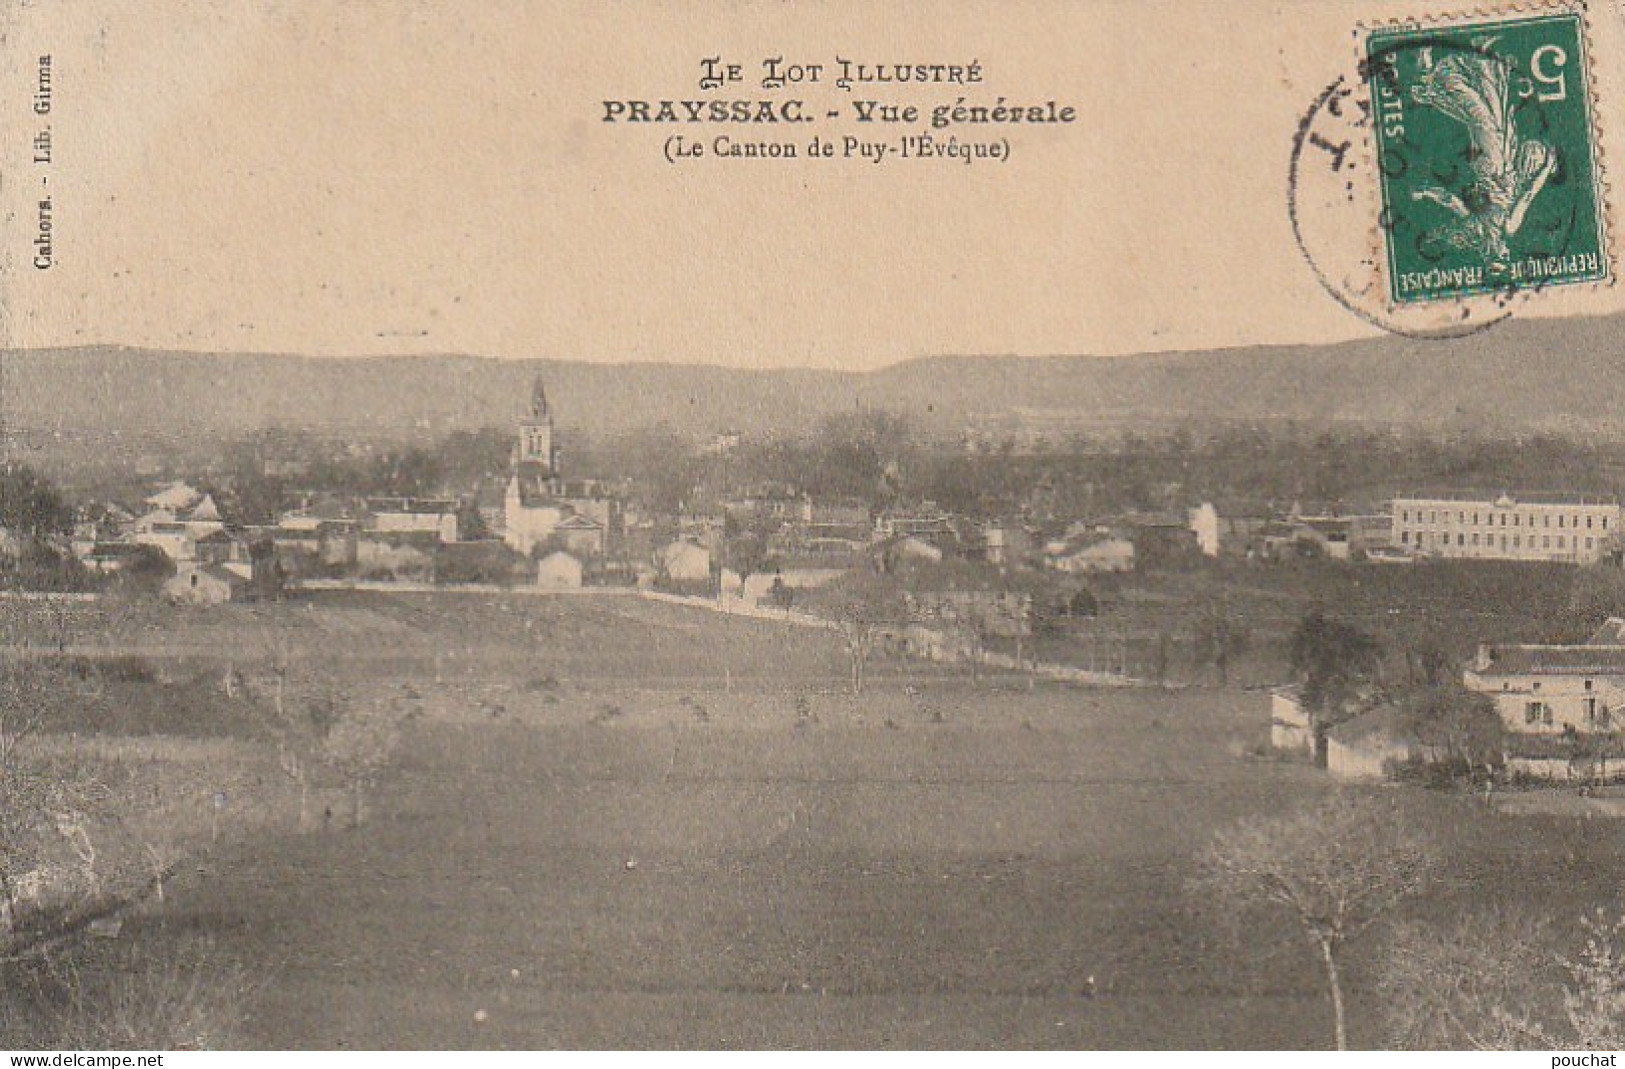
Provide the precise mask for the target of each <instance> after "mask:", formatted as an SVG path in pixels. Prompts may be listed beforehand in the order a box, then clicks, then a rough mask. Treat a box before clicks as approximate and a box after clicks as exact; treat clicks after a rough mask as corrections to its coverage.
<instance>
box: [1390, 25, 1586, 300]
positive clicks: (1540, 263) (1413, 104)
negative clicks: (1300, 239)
mask: <svg viewBox="0 0 1625 1069" xmlns="http://www.w3.org/2000/svg"><path fill="white" fill-rule="evenodd" d="M1364 60H1365V64H1366V70H1365V76H1366V78H1367V80H1368V82H1369V84H1370V89H1371V107H1372V126H1373V129H1374V137H1375V142H1376V150H1377V165H1378V170H1379V175H1378V181H1379V184H1380V188H1381V191H1382V216H1381V219H1380V221H1379V222H1380V229H1381V231H1382V234H1383V240H1384V243H1385V246H1386V247H1385V252H1386V258H1387V276H1388V291H1389V292H1388V297H1389V299H1390V300H1391V301H1392V302H1393V303H1394V304H1396V305H1403V304H1414V303H1417V302H1427V301H1438V300H1453V299H1458V298H1462V297H1467V296H1471V295H1475V294H1486V293H1502V292H1511V291H1515V290H1530V289H1537V288H1541V287H1545V286H1554V285H1565V284H1569V283H1576V282H1597V281H1602V280H1605V279H1607V278H1608V277H1609V261H1608V249H1607V237H1606V233H1607V228H1606V220H1605V216H1604V210H1605V206H1604V202H1603V198H1602V196H1601V192H1600V186H1601V183H1600V176H1599V174H1598V162H1597V156H1596V151H1595V149H1596V146H1595V128H1594V127H1593V125H1592V121H1593V116H1592V101H1591V85H1590V84H1589V82H1590V79H1589V77H1588V73H1589V72H1588V68H1587V62H1586V55H1585V26H1584V23H1583V21H1582V18H1581V16H1580V15H1579V14H1578V13H1575V12H1572V11H1557V12H1553V13H1548V14H1539V15H1530V16H1528V17H1521V18H1505V19H1495V20H1488V19H1486V20H1477V21H1468V22H1461V23H1451V24H1448V25H1426V24H1424V25H1408V26H1399V27H1392V28H1384V29H1378V30H1372V31H1371V32H1370V33H1369V35H1368V36H1367V37H1366V40H1365V55H1364Z"/></svg>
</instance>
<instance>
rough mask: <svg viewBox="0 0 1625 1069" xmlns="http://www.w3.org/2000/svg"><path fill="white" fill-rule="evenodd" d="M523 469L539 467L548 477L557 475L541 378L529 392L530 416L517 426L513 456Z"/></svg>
mask: <svg viewBox="0 0 1625 1069" xmlns="http://www.w3.org/2000/svg"><path fill="white" fill-rule="evenodd" d="M514 460H515V462H516V463H517V464H519V465H521V466H523V467H540V468H541V469H542V471H543V472H544V473H545V474H546V475H548V476H550V477H551V476H554V475H557V474H558V471H557V466H556V463H555V462H556V460H557V457H556V456H555V454H554V452H553V416H552V413H551V412H550V411H549V410H548V407H547V390H546V389H544V388H543V386H542V379H541V376H540V375H538V376H537V377H536V382H535V384H534V385H533V386H532V387H531V390H530V416H529V418H527V419H526V420H524V421H523V422H522V423H520V424H519V445H518V450H517V452H516V454H515V456H514Z"/></svg>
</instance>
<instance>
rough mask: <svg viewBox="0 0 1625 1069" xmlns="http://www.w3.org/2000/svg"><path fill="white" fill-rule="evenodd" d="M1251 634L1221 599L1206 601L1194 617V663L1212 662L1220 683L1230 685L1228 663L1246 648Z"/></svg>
mask: <svg viewBox="0 0 1625 1069" xmlns="http://www.w3.org/2000/svg"><path fill="white" fill-rule="evenodd" d="M1250 640H1251V636H1250V635H1249V634H1248V631H1247V625H1246V624H1244V623H1242V622H1241V621H1240V620H1238V619H1236V617H1235V616H1234V615H1233V614H1232V613H1231V611H1230V606H1229V604H1228V603H1227V602H1226V601H1225V600H1224V599H1222V598H1215V599H1214V600H1212V601H1210V602H1208V604H1207V606H1206V608H1204V609H1203V611H1202V614H1201V615H1200V616H1199V617H1197V620H1196V663H1197V664H1198V665H1207V664H1211V665H1212V666H1213V667H1214V668H1215V669H1217V670H1218V673H1219V685H1220V686H1221V687H1222V686H1229V684H1230V664H1231V662H1232V661H1233V660H1234V659H1235V658H1237V657H1239V656H1241V654H1243V653H1245V652H1246V651H1247V646H1248V645H1249V643H1250Z"/></svg>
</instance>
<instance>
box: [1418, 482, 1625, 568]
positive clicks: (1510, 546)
mask: <svg viewBox="0 0 1625 1069" xmlns="http://www.w3.org/2000/svg"><path fill="white" fill-rule="evenodd" d="M1392 519H1393V532H1394V534H1393V538H1394V545H1396V546H1399V547H1400V548H1402V549H1408V550H1410V551H1412V552H1413V553H1417V554H1420V555H1422V556H1433V557H1455V558H1469V559H1478V560H1527V561H1560V562H1563V563H1568V564H1595V563H1596V562H1598V561H1600V560H1602V559H1603V558H1604V557H1606V556H1608V555H1609V554H1610V552H1611V551H1612V550H1613V549H1614V548H1615V544H1616V538H1617V536H1618V535H1619V525H1620V519H1621V509H1620V504H1619V502H1618V501H1610V500H1604V499H1601V498H1561V499H1559V498H1554V499H1547V500H1535V499H1524V500H1517V499H1514V498H1512V497H1509V496H1506V495H1502V496H1501V497H1498V498H1495V499H1493V500H1490V499H1487V498H1466V497H1459V498H1458V497H1398V498H1395V499H1394V502H1393V511H1392Z"/></svg>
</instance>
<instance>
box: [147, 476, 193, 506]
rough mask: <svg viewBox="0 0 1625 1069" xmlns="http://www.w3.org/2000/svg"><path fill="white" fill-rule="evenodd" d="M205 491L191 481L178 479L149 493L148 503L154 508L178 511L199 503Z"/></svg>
mask: <svg viewBox="0 0 1625 1069" xmlns="http://www.w3.org/2000/svg"><path fill="white" fill-rule="evenodd" d="M202 496H203V492H202V491H200V490H198V489H197V488H196V487H194V486H192V485H190V484H189V483H186V482H183V481H181V480H176V481H175V482H172V483H170V484H169V485H168V486H166V487H164V488H163V489H161V490H158V491H155V492H154V493H152V494H150V495H148V497H147V499H146V504H147V505H148V506H149V507H151V508H154V509H164V510H167V511H169V512H178V511H180V510H181V509H189V508H191V507H192V506H193V505H195V504H197V501H198V499H199V498H201V497H202Z"/></svg>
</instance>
